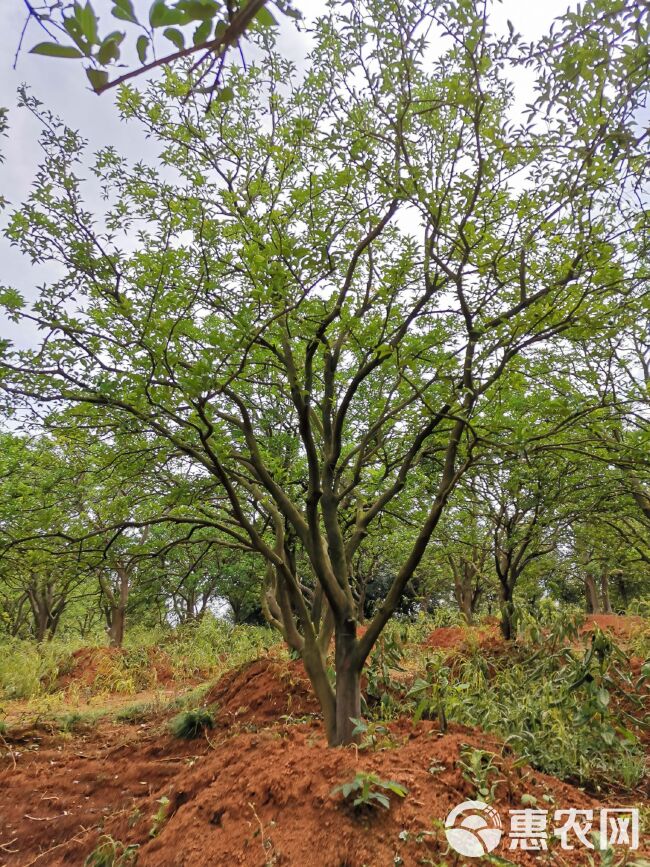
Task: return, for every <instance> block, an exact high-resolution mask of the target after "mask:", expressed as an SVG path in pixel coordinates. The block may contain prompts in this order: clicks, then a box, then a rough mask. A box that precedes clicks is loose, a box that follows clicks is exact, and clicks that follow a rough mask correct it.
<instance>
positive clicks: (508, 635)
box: [500, 583, 517, 641]
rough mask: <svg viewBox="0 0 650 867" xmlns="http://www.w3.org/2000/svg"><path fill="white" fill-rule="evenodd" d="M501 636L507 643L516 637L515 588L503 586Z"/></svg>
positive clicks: (507, 585)
mask: <svg viewBox="0 0 650 867" xmlns="http://www.w3.org/2000/svg"><path fill="white" fill-rule="evenodd" d="M500 607H501V623H500V627H501V634H502V635H503V637H504V639H505V640H506V641H512V640H513V639H514V637H515V635H516V632H517V629H516V622H515V606H514V602H513V587H511V586H510V585H509V584H503V583H502V584H501V606H500Z"/></svg>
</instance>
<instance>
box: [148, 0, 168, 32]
mask: <svg viewBox="0 0 650 867" xmlns="http://www.w3.org/2000/svg"><path fill="white" fill-rule="evenodd" d="M168 11H169V10H168V9H167V7H166V6H165V0H154V2H153V3H152V4H151V8H150V9H149V24H151V26H152V27H162V25H163V24H164V23H165V18H166V14H167V12H168Z"/></svg>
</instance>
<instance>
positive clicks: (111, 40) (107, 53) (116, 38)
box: [97, 30, 124, 66]
mask: <svg viewBox="0 0 650 867" xmlns="http://www.w3.org/2000/svg"><path fill="white" fill-rule="evenodd" d="M123 39H124V33H120V32H119V31H118V30H114V31H113V32H112V33H109V34H108V36H107V37H106V38H105V39H104V40H103V42H102V44H101V45H100V46H99V49H98V51H97V60H98V61H99V63H101V65H102V66H105V65H106V64H107V63H111V62H112V61H114V60H118V59H119V57H120V43H121V42H122V40H123Z"/></svg>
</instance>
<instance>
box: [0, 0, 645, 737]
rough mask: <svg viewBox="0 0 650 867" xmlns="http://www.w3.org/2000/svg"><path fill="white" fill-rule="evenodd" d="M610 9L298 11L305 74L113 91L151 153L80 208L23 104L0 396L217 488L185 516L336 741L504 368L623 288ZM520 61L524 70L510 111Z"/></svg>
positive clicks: (69, 148)
mask: <svg viewBox="0 0 650 867" xmlns="http://www.w3.org/2000/svg"><path fill="white" fill-rule="evenodd" d="M604 6H607V9H608V10H609V4H604V3H599V2H591V3H588V4H586V5H585V6H584V7H583V9H582V11H581V12H580V13H575V14H574V13H572V14H571V15H570V16H568V17H567V18H566V19H565V20H564V21H563V22H561V23H560V24H559V25H558V26H557V27H556V30H555V33H554V35H553V36H552V37H549V38H548V39H547V40H544V41H543V42H542V43H540V45H538V46H520V43H519V39H518V37H517V35H516V34H514V33H511V32H510V33H509V32H506V33H505V34H503V35H501V34H495V32H494V26H493V23H492V22H491V21H490V20H489V18H488V14H487V10H486V7H485V6H484V4H482V3H478V2H473V0H471V2H470V0H455V2H445V3H432V2H431V3H430V2H420V0H418V2H415V0H409V2H406V3H404V2H396V0H371V2H366V3H361V2H357V0H354V2H351V3H347V4H344V5H342V6H341V7H340V8H338V7H337V8H335V9H334V10H333V11H330V12H329V13H328V14H327V15H326V16H325V17H323V18H322V19H321V20H320V21H319V22H318V23H317V24H316V26H315V31H314V40H315V45H314V50H313V52H312V54H311V56H310V59H309V62H308V64H307V68H306V69H305V70H304V71H303V72H301V73H298V72H297V71H296V70H295V69H294V68H293V67H292V65H291V64H290V63H288V62H287V61H286V60H284V59H283V58H282V57H281V56H278V55H277V54H276V53H275V52H274V50H273V48H272V47H269V46H267V48H266V49H265V53H264V57H263V62H261V63H260V64H259V65H258V64H252V65H250V66H249V68H248V69H246V70H241V69H240V70H233V71H232V72H231V76H230V84H231V86H232V96H233V99H232V100H231V101H230V102H227V101H218V102H212V103H211V105H210V107H209V111H208V112H207V113H206V111H205V104H204V103H202V100H201V98H200V97H199V96H198V95H197V93H196V92H195V91H192V88H191V82H189V83H188V79H187V76H186V74H185V73H184V72H183V71H179V72H178V73H176V72H173V71H169V72H168V74H167V75H166V78H165V81H164V83H163V84H162V85H159V86H157V87H152V88H151V89H150V90H149V91H147V93H145V94H142V93H138V92H136V91H134V90H132V89H125V90H123V91H122V92H121V93H120V96H119V104H120V106H121V108H122V110H123V112H124V114H125V115H126V116H127V117H128V118H129V119H130V120H131V122H134V119H135V120H139V121H140V122H141V123H143V124H144V126H145V128H146V129H147V131H148V132H149V134H150V136H151V140H152V142H155V146H156V147H157V148H158V149H159V150H160V151H161V157H160V163H159V164H158V165H157V166H148V165H146V164H144V163H139V164H137V165H134V166H129V165H127V164H126V162H125V161H124V160H122V159H121V158H120V157H119V156H118V155H117V153H116V152H115V150H114V149H113V148H110V147H109V148H106V149H104V150H103V151H102V152H101V153H100V154H99V155H98V157H97V159H96V162H95V164H94V172H95V174H96V176H97V178H98V180H99V183H100V184H101V186H102V187H103V189H104V190H105V193H106V195H107V197H108V202H109V204H108V205H107V211H106V213H104V214H103V215H102V216H101V217H99V216H94V215H93V214H92V213H90V212H89V210H88V209H87V207H86V206H85V205H84V202H83V183H82V181H81V179H80V169H79V168H77V165H78V162H79V161H80V160H81V159H82V153H83V141H82V140H81V138H80V137H79V136H78V135H77V134H75V133H73V132H72V131H71V130H68V129H66V128H65V127H64V126H63V125H62V124H60V123H59V122H57V121H56V120H55V119H54V118H51V117H49V116H48V115H47V114H45V115H43V113H42V112H41V109H40V106H39V105H38V104H37V103H36V102H35V101H34V100H33V98H32V97H30V96H26V97H25V99H24V101H25V102H26V104H27V105H28V107H30V108H31V109H32V110H33V111H35V112H36V113H37V114H40V116H41V117H42V119H43V121H44V125H45V129H44V133H43V146H44V148H45V152H46V155H47V159H46V162H45V165H44V166H43V168H42V170H41V172H40V173H39V176H38V179H37V181H36V184H35V187H34V190H33V193H32V196H31V198H30V200H29V202H28V203H27V204H26V205H25V206H24V207H22V208H21V209H19V210H18V211H17V212H15V213H14V215H13V217H12V219H11V223H10V225H9V228H8V236H9V238H10V239H11V240H12V241H14V243H16V244H17V245H18V246H19V247H20V248H21V249H22V250H23V251H24V252H25V253H26V254H27V255H28V256H31V257H32V259H33V260H34V261H48V260H54V261H56V262H57V263H58V264H59V266H60V267H61V270H62V276H61V277H60V279H58V280H55V281H53V282H51V283H50V284H49V285H48V286H46V287H44V288H43V290H42V291H41V294H40V297H39V300H38V302H37V303H36V304H35V305H34V306H33V307H32V308H31V309H29V308H27V307H25V306H24V305H23V302H22V301H21V298H20V296H19V295H18V293H17V292H16V291H15V290H7V291H5V292H4V294H3V299H2V300H3V302H4V304H5V306H6V307H7V309H8V310H9V311H10V313H11V315H12V316H13V317H14V318H15V319H16V321H19V322H20V321H23V320H24V321H25V322H29V323H32V324H36V325H38V327H40V328H41V329H43V331H44V333H45V334H46V335H47V337H46V339H45V340H44V342H43V345H42V346H40V347H39V348H38V349H37V350H35V351H21V352H13V351H11V350H10V348H8V347H7V348H6V349H5V351H4V353H3V358H2V387H3V389H4V391H5V394H6V395H7V396H8V398H9V399H10V401H11V402H12V403H15V402H19V401H24V402H25V403H26V404H27V405H34V404H37V405H39V406H51V407H56V406H59V405H61V404H74V405H76V406H77V407H78V408H79V409H78V413H79V416H78V417H79V418H80V419H82V418H83V416H84V409H83V408H84V407H87V408H88V413H87V415H88V422H87V423H88V424H89V425H91V424H93V423H96V422H94V421H93V419H96V418H97V415H99V416H100V418H101V419H102V424H103V425H108V426H110V425H112V426H114V428H115V429H116V430H119V429H120V427H130V428H133V427H135V428H137V429H138V430H139V431H140V432H141V433H142V435H143V436H144V437H145V438H146V440H147V442H148V443H149V445H150V448H151V449H152V451H155V450H156V449H161V448H167V449H169V450H171V452H173V453H174V454H175V455H177V456H179V460H180V459H181V458H182V459H183V460H184V461H186V462H188V463H189V464H191V466H192V467H193V470H192V472H193V473H194V475H195V477H196V478H197V479H201V480H203V483H205V485H206V486H209V484H208V481H209V480H211V483H212V484H213V485H214V489H213V493H212V496H211V497H208V498H206V500H205V502H203V503H202V504H200V505H198V504H195V508H194V511H193V515H192V516H190V515H189V514H188V509H187V508H184V510H183V511H182V513H181V514H182V516H183V519H186V520H188V521H189V520H191V518H192V517H193V518H194V520H195V521H196V523H197V525H198V526H207V525H209V526H211V527H213V528H214V529H216V530H218V531H219V532H221V533H223V534H225V535H227V536H228V537H229V538H230V539H231V540H232V542H233V543H234V544H236V545H238V546H241V547H242V548H247V549H249V550H252V551H254V552H256V553H257V555H259V557H260V558H261V561H262V563H263V564H264V565H263V566H262V571H263V574H264V575H265V588H264V590H265V592H264V605H265V611H266V614H267V616H268V617H269V619H270V620H271V622H272V623H273V624H274V625H275V626H276V627H277V628H278V629H280V630H281V631H282V634H283V635H284V637H285V639H286V641H287V643H288V644H289V645H290V646H291V647H293V648H294V649H296V650H297V651H298V652H299V653H300V654H301V655H302V658H303V660H304V664H305V667H306V670H307V672H308V674H309V677H310V679H311V682H312V684H313V687H314V689H315V692H316V694H317V696H318V699H319V701H320V704H321V707H322V711H323V717H324V721H325V727H326V731H327V736H328V739H329V742H330V743H331V744H340V743H347V742H349V741H350V740H351V738H352V730H353V726H354V724H353V723H352V722H351V719H352V718H356V717H358V716H359V714H360V679H361V671H362V668H363V665H364V662H365V660H366V659H367V657H368V654H369V653H370V651H371V650H372V648H373V645H374V643H375V642H376V640H377V638H378V637H379V635H380V634H381V632H382V630H383V628H384V626H385V625H386V623H387V622H388V621H389V620H390V618H391V616H392V614H393V613H394V612H395V610H396V609H397V607H398V605H399V603H400V599H401V597H402V595H403V593H404V591H405V588H406V587H407V585H408V583H409V581H410V579H411V578H412V576H413V575H414V573H415V572H416V570H417V569H418V566H419V564H420V562H421V560H422V557H423V556H424V554H425V552H426V550H427V546H428V545H429V543H430V541H431V539H432V537H433V536H434V534H435V532H436V527H437V525H438V522H439V521H440V518H441V516H442V515H443V513H444V511H445V509H446V507H447V504H448V503H449V501H450V498H451V497H452V495H453V493H454V490H455V488H456V487H457V485H458V483H459V480H460V479H461V478H462V477H463V474H464V473H466V472H467V470H468V468H469V467H470V466H471V465H472V463H473V461H474V460H475V457H476V455H477V454H479V453H480V452H481V451H484V450H489V449H490V448H491V443H492V442H494V441H495V439H496V434H497V433H498V429H499V426H500V424H501V419H500V415H499V412H498V408H497V406H496V403H495V398H496V396H497V395H498V393H503V394H505V393H507V391H508V388H509V385H508V382H509V377H510V372H511V369H512V368H513V366H514V368H515V369H516V370H517V375H518V377H519V379H521V377H522V376H523V377H525V375H526V370H527V360H528V359H531V358H534V357H535V355H536V353H539V352H540V351H546V352H551V351H553V346H558V347H559V346H560V345H563V346H569V347H570V345H571V344H570V340H571V339H572V335H575V334H579V335H580V336H581V337H584V335H585V334H587V335H590V336H593V339H594V340H595V339H597V335H598V331H599V329H600V328H601V327H602V326H603V324H604V323H607V324H608V326H611V322H612V321H613V319H614V318H615V316H616V314H617V310H618V308H619V306H620V301H621V298H622V297H627V296H629V293H630V292H632V291H633V289H634V285H632V283H633V281H634V279H635V275H634V273H633V272H632V273H628V271H627V269H626V259H625V252H624V250H621V247H620V239H621V237H623V236H624V234H625V232H626V231H627V227H626V222H625V221H626V219H627V217H628V216H629V215H628V214H627V213H625V207H626V205H625V203H622V201H621V189H622V188H623V187H624V186H625V185H626V184H627V183H630V182H631V180H630V179H633V180H634V181H635V182H637V181H638V182H639V183H640V182H641V181H642V177H641V175H642V173H643V171H644V164H640V163H639V160H638V155H639V151H640V150H642V149H643V142H642V141H639V137H638V134H637V128H636V116H637V109H638V106H639V105H640V104H641V101H642V99H643V98H644V94H645V92H646V90H647V87H648V80H649V77H648V75H647V66H648V56H647V49H646V45H645V42H644V40H643V39H642V38H641V35H640V29H639V26H637V25H638V22H637V21H636V18H635V13H634V10H628V9H627V8H626V7H623V8H621V9H618V10H614V11H613V12H608V14H607V15H602V14H601V12H602V11H603V8H604ZM601 7H603V8H601ZM640 14H641V13H639V14H638V16H637V17H639V16H640ZM643 26H645V25H642V26H641V29H642V28H643ZM576 33H580V34H581V36H582V37H584V38H583V39H582V41H580V40H578V39H576ZM434 37H435V39H434ZM520 63H526V64H528V65H529V66H530V67H531V68H532V70H533V72H534V73H535V74H536V76H537V81H538V94H537V95H536V97H535V100H534V104H533V105H532V106H531V107H530V110H529V112H528V113H527V114H526V115H525V116H524V117H522V116H520V115H519V114H518V112H517V110H515V107H514V96H515V94H514V85H513V83H512V79H513V76H515V75H516V74H517V70H518V65H519V64H520ZM577 81H579V82H580V86H579V87H578V86H576V82H577ZM190 92H191V95H189V94H190ZM188 95H189V96H188ZM529 387H530V388H534V387H535V382H534V380H532V379H531V381H530V382H529ZM98 411H99V412H98ZM416 468H417V472H415V471H416ZM422 474H426V477H427V478H428V480H429V484H430V487H431V491H432V493H431V497H430V499H429V501H428V502H426V503H423V502H422V499H421V490H422V488H421V485H420V484H419V482H418V481H417V480H418V479H419V478H420V477H421V475H422ZM414 479H415V480H416V481H415V482H414V481H413V480H414ZM413 485H415V489H416V490H415V499H416V501H417V505H415V506H414V507H413V515H412V520H413V522H414V524H415V527H414V531H413V533H412V538H411V539H410V540H409V545H408V546H407V548H406V550H405V552H404V554H403V557H402V559H401V562H400V563H399V566H398V568H397V569H396V571H395V574H394V576H393V579H392V581H391V583H390V586H389V587H388V589H387V591H386V593H385V596H384V598H383V600H381V601H380V602H379V604H378V605H377V608H376V611H375V613H374V615H373V616H372V618H371V619H370V620H369V622H368V624H367V628H366V630H365V632H363V634H360V633H358V631H357V625H358V609H357V603H356V601H355V596H354V592H353V565H352V564H353V563H354V560H355V557H356V555H357V552H358V551H359V549H360V547H361V546H362V544H363V541H364V538H365V537H366V536H367V534H368V533H369V532H371V531H372V528H373V525H374V524H375V522H377V521H378V519H379V517H380V516H381V515H382V514H384V513H386V512H387V511H388V510H390V509H391V507H392V506H393V505H396V504H400V505H401V506H403V504H405V503H408V501H409V496H410V494H411V493H412V491H413V490H414V489H413V487H412V486H413ZM332 633H333V635H334V639H335V670H336V683H335V685H334V686H333V685H332V683H331V681H330V679H329V677H328V664H327V659H326V657H327V651H328V647H329V642H330V638H331V636H332Z"/></svg>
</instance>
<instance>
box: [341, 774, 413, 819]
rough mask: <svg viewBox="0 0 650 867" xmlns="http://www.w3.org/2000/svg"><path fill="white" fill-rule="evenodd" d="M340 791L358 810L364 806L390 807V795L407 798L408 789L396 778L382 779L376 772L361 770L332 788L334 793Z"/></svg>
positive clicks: (370, 807) (369, 807)
mask: <svg viewBox="0 0 650 867" xmlns="http://www.w3.org/2000/svg"><path fill="white" fill-rule="evenodd" d="M338 792H340V793H341V794H342V795H343V798H344V799H345V800H346V801H349V800H352V806H353V807H354V808H355V809H356V810H361V809H364V808H367V809H373V808H376V807H384V808H385V809H386V810H388V809H389V808H390V797H389V796H390V795H391V794H393V795H396V796H397V797H398V798H405V797H406V795H407V794H408V789H406V788H405V787H404V786H402V785H401V783H396V782H395V781H394V780H382V779H381V778H380V777H378V776H377V775H376V774H370V773H365V772H364V771H359V772H358V773H357V774H356V775H355V776H354V779H352V780H350V781H349V782H347V783H342V784H341V785H340V786H335V787H334V788H333V789H332V794H337V793H338Z"/></svg>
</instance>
